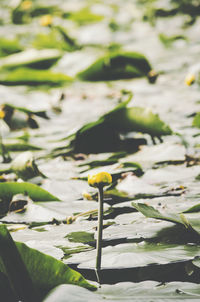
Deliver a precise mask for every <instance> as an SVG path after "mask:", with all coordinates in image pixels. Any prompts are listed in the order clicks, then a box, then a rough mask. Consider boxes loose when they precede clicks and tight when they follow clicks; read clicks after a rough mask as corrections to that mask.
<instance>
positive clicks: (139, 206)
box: [132, 202, 200, 236]
mask: <svg viewBox="0 0 200 302" xmlns="http://www.w3.org/2000/svg"><path fill="white" fill-rule="evenodd" d="M132 206H133V207H134V208H135V209H136V210H138V211H139V212H141V213H142V214H143V215H144V216H146V217H148V218H154V219H158V220H165V221H169V222H172V223H176V224H179V225H182V226H184V227H185V228H186V229H188V230H189V231H192V232H194V233H196V235H197V236H200V233H199V232H198V231H196V230H195V229H194V228H193V226H192V225H191V223H190V222H189V221H188V220H187V218H186V217H185V216H184V215H183V214H180V215H179V216H178V215H176V214H168V213H164V214H162V213H160V212H159V211H158V210H156V209H155V208H153V207H151V206H148V205H147V204H144V203H134V202H132Z"/></svg>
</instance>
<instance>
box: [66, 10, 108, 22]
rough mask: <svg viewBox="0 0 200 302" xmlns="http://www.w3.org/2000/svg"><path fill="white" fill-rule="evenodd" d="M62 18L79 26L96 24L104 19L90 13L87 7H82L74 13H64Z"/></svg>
mask: <svg viewBox="0 0 200 302" xmlns="http://www.w3.org/2000/svg"><path fill="white" fill-rule="evenodd" d="M63 17H64V18H67V19H70V20H72V21H74V22H77V23H78V24H79V25H83V24H87V23H94V22H95V23H96V22H100V21H101V20H103V19H104V16H102V15H97V14H94V13H92V12H91V10H90V8H89V7H84V8H82V9H81V10H79V11H75V12H67V13H64V14H63Z"/></svg>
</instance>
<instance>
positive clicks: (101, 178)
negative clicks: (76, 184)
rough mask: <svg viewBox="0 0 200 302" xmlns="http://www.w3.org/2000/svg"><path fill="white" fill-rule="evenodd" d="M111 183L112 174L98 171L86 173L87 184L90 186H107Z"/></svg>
mask: <svg viewBox="0 0 200 302" xmlns="http://www.w3.org/2000/svg"><path fill="white" fill-rule="evenodd" d="M111 183H112V176H111V175H110V174H109V173H107V172H99V173H97V174H94V175H88V184H89V185H90V186H91V187H95V188H99V187H104V186H108V185H110V184H111Z"/></svg>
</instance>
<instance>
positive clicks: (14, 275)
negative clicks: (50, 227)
mask: <svg viewBox="0 0 200 302" xmlns="http://www.w3.org/2000/svg"><path fill="white" fill-rule="evenodd" d="M0 239H1V242H2V243H4V244H3V245H4V247H3V248H1V250H0V256H1V259H0V270H1V271H3V272H4V273H5V272H6V274H7V275H8V278H9V279H10V280H11V284H12V287H13V288H14V290H15V292H16V294H17V296H18V299H20V300H21V299H25V297H26V300H27V298H28V297H29V299H28V300H27V301H34V299H35V298H36V297H37V295H38V296H39V297H40V299H41V297H43V296H44V295H46V294H47V293H48V291H50V290H51V289H52V288H54V287H55V286H58V285H59V284H64V283H68V284H76V285H79V286H82V287H85V288H88V289H90V290H95V289H96V287H95V286H93V285H91V284H89V283H88V282H87V281H86V280H85V279H84V278H83V277H82V276H81V275H80V274H79V273H78V272H75V271H74V270H72V269H70V268H69V267H68V266H67V265H65V264H64V263H62V262H61V261H58V260H56V259H55V258H53V257H51V256H48V255H45V254H43V253H41V252H39V251H37V250H35V249H31V248H29V247H27V246H26V245H25V244H23V243H19V242H17V243H15V242H14V241H13V240H12V238H11V236H10V234H9V232H8V231H7V229H6V227H5V226H3V225H2V226H1V227H0ZM2 264H3V265H2ZM19 276H20V277H19ZM23 283H24V284H26V286H24V287H23V286H22V284H23ZM33 286H34V287H33ZM34 288H35V292H34ZM35 301H38V300H35Z"/></svg>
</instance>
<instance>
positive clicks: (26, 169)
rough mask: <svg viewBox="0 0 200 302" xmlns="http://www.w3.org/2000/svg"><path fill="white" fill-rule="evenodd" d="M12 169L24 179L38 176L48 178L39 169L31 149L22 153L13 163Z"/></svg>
mask: <svg viewBox="0 0 200 302" xmlns="http://www.w3.org/2000/svg"><path fill="white" fill-rule="evenodd" d="M11 169H12V171H13V172H15V173H16V174H17V176H18V177H20V178H22V179H23V180H28V179H31V178H33V177H36V176H41V177H43V178H46V176H45V175H44V174H43V173H42V172H40V170H39V169H38V167H37V165H36V163H35V161H34V158H33V154H32V153H31V152H30V151H27V152H22V153H20V154H19V155H18V156H17V157H16V158H15V159H14V160H13V162H12V163H11Z"/></svg>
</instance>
